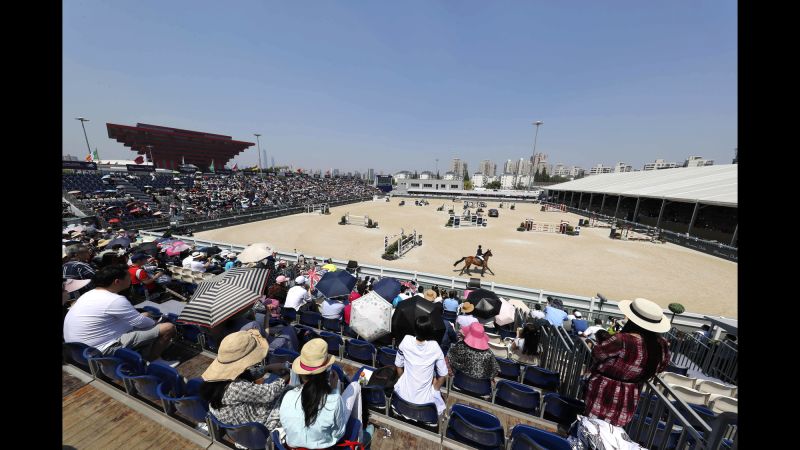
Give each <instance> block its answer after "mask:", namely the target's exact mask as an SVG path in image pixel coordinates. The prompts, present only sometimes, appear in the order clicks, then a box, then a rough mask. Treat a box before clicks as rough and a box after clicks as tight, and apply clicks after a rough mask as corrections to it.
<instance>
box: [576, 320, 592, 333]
mask: <svg viewBox="0 0 800 450" xmlns="http://www.w3.org/2000/svg"><path fill="white" fill-rule="evenodd" d="M587 328H589V321H588V320H584V319H574V320H573V321H572V334H573V335H575V336H577V335H578V333H582V332H584V331H586V329H587Z"/></svg>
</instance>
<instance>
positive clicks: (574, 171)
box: [569, 166, 586, 178]
mask: <svg viewBox="0 0 800 450" xmlns="http://www.w3.org/2000/svg"><path fill="white" fill-rule="evenodd" d="M585 173H586V171H585V170H583V169H582V168H580V167H578V166H572V168H571V169H569V176H571V177H572V178H578V177H580V176H583V175H584V174H585Z"/></svg>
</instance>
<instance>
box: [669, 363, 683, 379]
mask: <svg viewBox="0 0 800 450" xmlns="http://www.w3.org/2000/svg"><path fill="white" fill-rule="evenodd" d="M665 371H667V372H672V373H677V374H678V375H683V376H688V375H689V368H688V367H680V366H676V365H674V364H671V363H670V364H668V365H667V368H666V369H665Z"/></svg>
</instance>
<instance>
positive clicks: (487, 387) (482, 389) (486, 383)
mask: <svg viewBox="0 0 800 450" xmlns="http://www.w3.org/2000/svg"><path fill="white" fill-rule="evenodd" d="M455 372H456V373H455V376H454V377H453V388H454V389H455V390H456V391H459V392H463V393H465V394H467V395H471V396H473V397H479V398H484V397H488V396H490V395H492V381H491V380H490V379H488V378H486V379H482V378H475V377H471V376H469V375H467V374H465V373H464V372H461V371H459V370H456V371H455Z"/></svg>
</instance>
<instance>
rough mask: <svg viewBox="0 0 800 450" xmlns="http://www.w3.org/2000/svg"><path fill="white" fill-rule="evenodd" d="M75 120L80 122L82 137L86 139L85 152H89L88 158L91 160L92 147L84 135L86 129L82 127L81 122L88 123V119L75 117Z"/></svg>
mask: <svg viewBox="0 0 800 450" xmlns="http://www.w3.org/2000/svg"><path fill="white" fill-rule="evenodd" d="M75 120H80V121H81V128H83V137H84V138H86V150H88V151H89V158H90V159H91V158H92V147H91V146H90V145H89V136H87V135H86V127H85V126H84V125H83V122H88V121H89V119H84V118H83V117H76V118H75Z"/></svg>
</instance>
